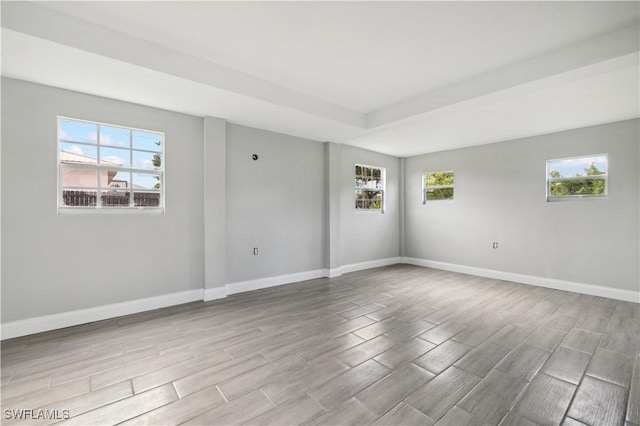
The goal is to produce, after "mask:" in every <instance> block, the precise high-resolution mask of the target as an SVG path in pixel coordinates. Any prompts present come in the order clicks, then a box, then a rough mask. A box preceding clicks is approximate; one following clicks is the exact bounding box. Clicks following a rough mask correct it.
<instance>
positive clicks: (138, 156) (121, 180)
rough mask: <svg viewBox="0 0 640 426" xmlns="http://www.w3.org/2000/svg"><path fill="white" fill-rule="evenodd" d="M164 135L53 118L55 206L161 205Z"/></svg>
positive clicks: (152, 208) (120, 206)
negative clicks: (55, 122) (56, 175)
mask: <svg viewBox="0 0 640 426" xmlns="http://www.w3.org/2000/svg"><path fill="white" fill-rule="evenodd" d="M163 160H164V134H163V133H160V132H153V131H147V130H138V129H133V128H128V127H122V126H114V125H107V124H102V123H95V122H90V121H84V120H76V119H69V118H63V117H59V118H58V167H59V181H58V182H59V194H58V207H59V209H60V210H61V211H64V210H72V209H76V210H96V209H102V208H104V209H112V210H113V209H151V210H161V209H162V207H163V206H164V161H163Z"/></svg>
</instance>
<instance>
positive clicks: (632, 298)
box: [404, 257, 640, 303]
mask: <svg viewBox="0 0 640 426" xmlns="http://www.w3.org/2000/svg"><path fill="white" fill-rule="evenodd" d="M404 263H408V264H410V265H417V266H425V267H427V268H435V269H442V270H445V271H452V272H460V273H463V274H470V275H477V276H479V277H485V278H494V279H498V280H504V281H512V282H516V283H521V284H529V285H537V286H540V287H547V288H552V289H555V290H564V291H572V292H575V293H583V294H589V295H591V296H600V297H607V298H610V299H616V300H624V301H626V302H635V303H638V302H639V301H640V293H639V292H636V291H630V290H622V289H619V288H612V287H604V286H599V285H593V284H584V283H577V282H573V281H563V280H557V279H554V278H545V277H538V276H534V275H525V274H516V273H513V272H504V271H497V270H494V269H484V268H477V267H475V266H465V265H457V264H454V263H446V262H437V261H434V260H426V259H417V258H413V257H406V258H404Z"/></svg>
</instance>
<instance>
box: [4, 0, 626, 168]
mask: <svg viewBox="0 0 640 426" xmlns="http://www.w3.org/2000/svg"><path fill="white" fill-rule="evenodd" d="M6 4H7V3H6V2H5V3H3V9H4V8H5V6H6ZM16 4H19V3H16ZM25 4H26V6H24V5H25ZM25 4H22V5H18V6H15V5H14V4H13V3H12V5H11V8H10V9H9V10H10V11H11V14H12V15H10V16H9V18H7V14H6V13H3V26H4V25H5V22H8V23H9V27H13V28H14V29H17V30H12V29H7V28H3V30H2V75H3V76H6V77H10V78H16V79H20V80H26V81H32V82H35V83H39V84H45V85H48V86H53V87H61V88H65V89H69V90H75V91H81V92H85V93H89V94H93V95H98V96H103V97H107V98H114V99H119V100H124V101H128V102H133V103H137V104H142V105H148V106H152V107H156V108H162V109H166V110H170V111H176V112H181V113H185V114H190V115H194V116H213V117H219V118H223V119H225V120H228V121H231V122H234V123H238V124H243V125H247V126H251V127H258V128H262V129H265V130H271V131H274V132H279V133H284V134H289V135H293V136H298V137H302V138H307V139H312V140H318V141H334V142H339V143H344V144H347V145H352V146H358V147H361V148H364V149H368V150H372V151H376V152H380V153H383V154H387V155H392V156H396V157H406V156H412V155H420V154H424V153H429V152H435V151H442V150H446V149H454V148H459V147H463V146H472V145H479V144H486V143H492V142H498V141H500V140H510V139H516V138H521V137H526V136H533V135H536V134H544V133H551V132H554V131H562V130H569V129H572V128H577V127H585V126H589V125H595V124H601V123H604V122H611V121H619V120H623V119H627V118H637V117H638V116H639V114H638V112H637V109H638V108H637V104H638V102H637V98H638V89H637V78H636V79H635V80H633V79H632V81H630V82H628V81H627V86H621V85H619V84H618V85H616V84H615V82H614V81H610V80H607V79H606V78H605V79H598V78H597V77H598V76H604V75H608V74H611V75H613V74H615V71H617V70H620V69H624V68H625V67H628V66H629V65H630V64H632V63H635V64H637V61H638V59H637V50H638V47H637V45H638V43H637V37H636V38H635V39H633V40H632V41H631V42H630V41H629V40H631V39H632V38H625V37H623V43H616V42H615V41H616V40H618V41H619V40H621V38H620V37H622V36H621V35H623V34H627V35H628V33H634V34H636V35H637V33H638V29H637V27H630V28H627V29H622V30H620V31H618V32H614V33H612V34H610V35H608V36H605V37H601V38H596V39H592V40H591V41H587V42H583V43H579V44H578V45H577V46H578V47H581V50H580V52H581V54H580V55H578V56H577V57H576V56H574V55H572V54H571V52H572V49H573V48H575V47H576V46H575V45H574V46H567V47H565V48H563V49H559V50H558V51H557V52H552V53H551V54H549V55H546V56H545V57H540V58H532V59H531V60H530V61H525V62H523V63H518V64H514V65H513V66H512V67H510V68H508V69H501V70H496V73H495V74H492V75H488V76H479V77H478V78H477V79H470V80H468V81H465V82H461V83H460V84H459V85H456V86H454V87H449V88H445V89H443V91H442V92H441V93H440V94H439V96H434V94H433V93H431V94H426V95H420V96H418V97H417V98H415V99H412V100H409V101H407V102H404V103H401V104H398V105H394V106H391V107H390V108H389V109H385V110H381V111H378V113H373V114H369V116H368V117H367V116H365V115H364V114H360V113H357V112H353V111H350V110H345V109H343V108H342V107H340V106H337V105H333V104H329V103H326V102H324V101H320V100H318V99H317V98H312V97H308V96H306V95H304V94H300V93H298V92H295V91H291V90H290V89H287V88H282V87H280V86H276V85H273V84H272V83H269V82H266V81H263V80H260V79H257V78H255V77H252V76H248V75H246V74H241V73H237V72H235V71H233V70H230V69H228V68H227V69H225V68H223V67H219V66H218V65H216V64H213V63H210V62H206V61H202V60H200V59H198V58H195V57H189V56H188V55H184V54H183V53H181V52H177V51H172V50H169V49H166V48H163V47H162V46H157V45H154V44H152V43H148V42H145V41H142V40H139V39H135V38H133V37H129V36H124V35H123V34H120V33H117V32H114V31H111V30H108V29H106V28H100V27H98V29H97V30H96V26H94V25H91V24H88V23H86V22H81V21H78V20H76V19H74V18H70V17H68V16H66V15H63V14H58V15H60V16H57V18H56V19H59V21H57V22H58V23H65V24H67V26H62V25H49V24H50V23H49V18H51V15H50V14H48V13H41V11H42V10H43V9H42V8H40V7H38V6H33V5H29V4H28V3H25ZM33 8H35V13H36V15H32V14H30V12H33ZM39 10H40V12H38V11H39ZM16 11H17V12H16ZM38 13H40V15H38ZM35 18H38V19H35ZM60 19H61V21H60ZM77 31H80V33H82V32H85V34H86V37H74V34H76V35H77V34H78V32H77ZM625 31H626V33H625ZM94 33H96V34H98V37H97V39H96V37H94V38H91V35H92V34H94ZM50 38H51V39H50ZM52 39H54V40H53V41H52ZM95 43H98V44H97V45H96V44H95ZM123 46H128V47H127V49H123ZM130 46H132V48H131V50H128V48H129V47H130ZM603 46H604V47H603ZM634 46H635V47H634ZM630 50H631V51H633V52H635V53H633V54H630V53H628V52H629V51H630ZM563 53H564V54H563ZM565 54H566V55H565ZM536 61H537V62H536ZM550 61H551V62H550ZM556 62H559V63H556ZM167 64H173V65H170V66H169V65H167ZM176 64H178V65H176ZM527 64H528V66H529V67H532V66H533V67H534V68H535V66H536V64H537V66H539V67H540V69H539V70H537V71H536V70H535V69H534V70H533V71H532V72H530V73H526V72H525V73H524V74H525V75H524V77H526V78H522V76H520V75H519V74H518V70H520V71H522V69H523V67H525V65H527ZM79 69H80V70H81V71H82V72H78V70H79ZM554 70H555V72H556V73H557V72H560V71H559V70H564V72H560V73H559V74H554V72H552V71H554ZM612 73H613V74H612ZM505 76H507V77H509V78H506V79H505V80H501V78H504V77H505ZM626 80H629V77H628V76H627V77H626ZM580 82H581V84H578V83H580ZM263 83H264V84H263ZM576 84H577V85H576ZM601 86H605V87H604V89H607V88H608V89H610V90H601V89H603V87H601ZM487 87H490V88H491V90H487ZM567 87H574V89H575V88H576V87H579V88H580V90H563V89H566V88H567ZM629 87H635V89H634V90H632V91H631V94H630V95H629ZM614 92H615V93H614ZM622 92H625V93H627V94H628V95H629V96H631V95H633V96H635V98H634V99H635V101H636V102H635V107H633V106H630V105H629V102H628V99H627V98H624V96H623V95H621V93H622ZM553 93H557V94H561V93H562V94H564V96H571V98H562V99H557V98H558V97H557V95H553ZM589 93H600V94H601V96H602V98H601V99H600V102H601V103H603V102H604V103H607V104H611V105H615V108H612V109H611V111H604V112H600V113H599V114H595V115H594V114H592V113H589V111H583V109H582V106H583V105H585V104H588V105H593V104H592V102H591V101H593V99H591V98H589V95H588V94H589ZM536 94H538V95H540V96H537V95H536ZM542 95H544V96H542ZM585 96H586V97H587V99H584V97H585ZM522 99H528V101H527V102H523V101H522ZM549 99H556V101H554V102H555V104H554V103H552V106H553V105H563V109H564V110H566V111H573V113H572V114H569V115H565V116H564V117H562V111H557V110H556V109H554V108H551V109H549V104H548V103H549ZM318 101H319V102H318ZM616 102H617V104H616ZM593 111H597V108H592V109H591V112H593ZM386 113H389V114H390V115H391V116H392V117H391V119H390V118H389V116H386V118H385V117H384V114H386ZM376 114H378V115H376ZM393 114H396V115H395V116H393ZM492 114H493V115H492ZM545 114H546V118H547V121H544V120H533V121H532V120H529V119H528V117H532V116H533V117H537V116H540V115H545ZM502 116H505V117H510V118H509V121H508V122H506V123H505V120H501V119H500V118H501V117H502ZM381 117H382V119H381ZM479 117H482V121H481V122H479V121H478V120H479ZM559 117H560V118H559ZM585 117H588V118H589V120H585V119H584V118H585ZM365 118H368V119H369V125H370V126H374V128H370V129H365ZM376 120H378V121H376ZM486 123H491V126H488V125H486ZM518 123H519V124H518ZM445 124H446V126H445V127H443V126H444V125H445ZM505 124H506V125H505ZM469 129H473V131H470V130H469ZM390 141H391V142H390Z"/></svg>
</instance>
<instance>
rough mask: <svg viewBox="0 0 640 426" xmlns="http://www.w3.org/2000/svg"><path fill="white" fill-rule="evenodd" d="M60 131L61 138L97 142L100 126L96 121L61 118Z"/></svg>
mask: <svg viewBox="0 0 640 426" xmlns="http://www.w3.org/2000/svg"><path fill="white" fill-rule="evenodd" d="M59 132H60V134H59V137H60V140H64V141H74V142H84V143H96V140H97V135H98V126H97V125H96V124H94V123H85V122H83V121H74V120H67V119H60V120H59Z"/></svg>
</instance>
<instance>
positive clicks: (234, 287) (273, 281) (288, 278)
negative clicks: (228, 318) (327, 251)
mask: <svg viewBox="0 0 640 426" xmlns="http://www.w3.org/2000/svg"><path fill="white" fill-rule="evenodd" d="M328 274H329V271H328V270H326V269H317V270H315V271H305V272H298V273H295V274H287V275H278V276H275V277H267V278H259V279H257V280H249V281H239V282H235V283H231V284H227V285H226V289H227V294H236V293H244V292H245V291H252V290H260V289H261V288H268V287H275V286H278V285H283V284H290V283H296V282H299V281H307V280H314V279H316V278H324V277H326V276H327V275H328Z"/></svg>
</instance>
